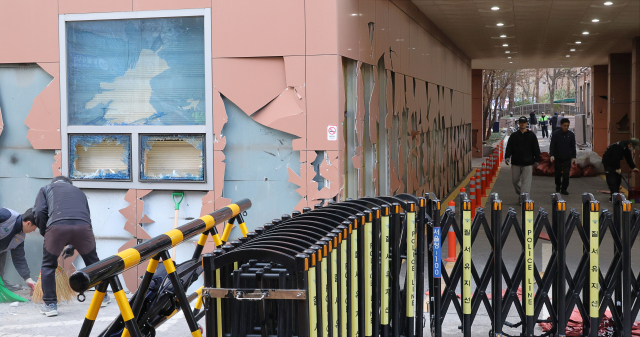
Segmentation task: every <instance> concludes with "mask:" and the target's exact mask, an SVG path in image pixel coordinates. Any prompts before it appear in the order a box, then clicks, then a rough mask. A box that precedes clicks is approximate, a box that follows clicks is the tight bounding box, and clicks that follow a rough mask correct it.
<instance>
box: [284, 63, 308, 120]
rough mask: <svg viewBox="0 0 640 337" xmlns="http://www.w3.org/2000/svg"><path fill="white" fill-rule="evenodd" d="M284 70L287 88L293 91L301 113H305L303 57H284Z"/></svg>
mask: <svg viewBox="0 0 640 337" xmlns="http://www.w3.org/2000/svg"><path fill="white" fill-rule="evenodd" d="M284 69H285V74H286V81H287V86H289V87H292V88H293V90H295V93H296V96H297V98H298V99H297V102H298V105H299V106H300V108H301V109H302V111H304V112H305V113H306V111H307V103H306V102H307V101H306V98H305V97H306V86H305V82H306V79H305V57H304V56H285V57H284Z"/></svg>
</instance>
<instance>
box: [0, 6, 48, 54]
mask: <svg viewBox="0 0 640 337" xmlns="http://www.w3.org/2000/svg"><path fill="white" fill-rule="evenodd" d="M0 8H2V9H3V10H0V32H2V33H1V34H0V46H2V52H1V53H0V63H35V62H58V60H59V57H60V56H59V53H58V3H57V1H55V0H22V1H14V0H0ZM9 8H10V9H11V10H9Z"/></svg>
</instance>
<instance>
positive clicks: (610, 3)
mask: <svg viewBox="0 0 640 337" xmlns="http://www.w3.org/2000/svg"><path fill="white" fill-rule="evenodd" d="M604 5H605V6H611V5H613V2H611V1H607V2H605V3H604Z"/></svg>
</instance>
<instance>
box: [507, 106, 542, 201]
mask: <svg viewBox="0 0 640 337" xmlns="http://www.w3.org/2000/svg"><path fill="white" fill-rule="evenodd" d="M527 122H528V120H527V117H524V116H522V117H520V119H518V126H519V128H520V129H519V130H518V131H516V132H514V133H512V134H511V136H510V137H509V141H508V142H507V151H506V152H505V154H504V159H505V163H506V164H507V165H511V182H512V183H513V187H514V188H515V190H516V194H517V195H520V194H521V193H529V192H531V179H532V177H533V164H534V163H538V162H540V145H539V144H538V137H536V135H535V134H534V133H533V132H531V131H529V130H527ZM518 200H520V199H518Z"/></svg>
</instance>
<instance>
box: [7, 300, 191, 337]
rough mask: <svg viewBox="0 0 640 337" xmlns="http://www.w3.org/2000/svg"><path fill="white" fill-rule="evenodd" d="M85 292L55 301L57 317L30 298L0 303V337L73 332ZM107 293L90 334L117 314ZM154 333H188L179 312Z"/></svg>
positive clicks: (56, 336) (57, 336) (172, 336)
mask: <svg viewBox="0 0 640 337" xmlns="http://www.w3.org/2000/svg"><path fill="white" fill-rule="evenodd" d="M18 294H19V295H22V296H23V297H25V298H28V291H26V290H25V291H19V292H18ZM86 295H87V300H86V301H85V302H83V303H80V302H78V301H76V300H74V301H72V302H71V303H63V304H59V305H58V316H57V317H46V316H44V315H42V314H40V305H39V304H35V303H33V302H26V303H19V304H18V306H17V307H11V306H10V304H9V303H0V337H28V336H37V337H45V336H46V337H67V336H77V335H78V333H79V332H80V327H81V326H82V322H83V320H84V316H85V315H86V313H87V308H88V307H89V303H90V302H91V297H92V296H93V292H92V291H90V292H87V293H86ZM110 296H111V303H110V304H109V305H108V306H107V307H106V308H101V309H100V312H99V314H98V318H97V319H96V322H95V324H94V326H93V333H92V334H91V336H97V335H98V334H99V333H100V332H101V331H102V330H103V329H105V328H106V327H107V326H108V325H109V323H111V322H112V321H113V320H114V319H115V318H116V317H117V316H118V315H119V314H120V311H119V310H118V305H117V304H116V301H115V299H114V298H113V294H111V293H110ZM193 304H195V301H194V303H192V305H193ZM156 336H158V337H163V336H164V337H177V336H185V337H186V336H191V333H190V332H189V327H188V326H187V323H186V322H185V320H184V315H183V314H182V312H180V313H178V314H176V315H175V316H173V317H172V318H171V319H170V320H169V321H167V322H166V323H164V324H163V325H162V326H160V328H158V330H157V334H156Z"/></svg>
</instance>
